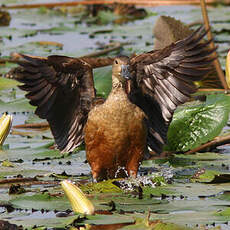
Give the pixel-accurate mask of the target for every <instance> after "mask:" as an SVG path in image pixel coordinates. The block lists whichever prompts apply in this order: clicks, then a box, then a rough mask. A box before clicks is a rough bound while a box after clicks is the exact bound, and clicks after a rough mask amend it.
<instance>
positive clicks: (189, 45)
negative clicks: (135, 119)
mask: <svg viewBox="0 0 230 230" xmlns="http://www.w3.org/2000/svg"><path fill="white" fill-rule="evenodd" d="M205 35H206V31H205V30H204V28H203V27H201V28H199V29H198V30H196V31H195V32H194V33H193V34H192V35H190V36H189V37H187V38H185V39H183V40H180V41H178V42H176V43H173V44H171V45H170V46H168V47H166V48H164V49H162V50H156V51H151V52H148V53H144V54H141V55H138V56H136V57H133V58H132V59H131V60H130V62H131V68H132V70H133V74H134V79H133V82H132V90H131V93H130V95H129V97H130V100H131V101H132V102H133V103H135V104H136V105H138V106H139V107H140V108H141V109H142V110H143V111H144V112H145V113H146V115H147V119H146V122H147V125H148V127H149V133H148V145H149V146H150V147H151V149H153V150H155V151H156V152H161V151H162V147H163V145H164V144H165V143H166V141H167V131H168V126H169V123H170V122H171V120H172V116H173V113H174V111H175V109H176V108H177V106H178V105H179V104H182V103H184V102H186V101H187V100H188V99H189V97H190V94H192V93H194V92H195V91H196V87H195V85H194V84H193V81H198V80H201V78H202V77H203V76H204V75H205V74H206V73H208V72H209V70H210V68H211V62H212V61H213V60H214V59H215V58H213V57H210V54H212V53H213V51H214V50H215V49H210V48H208V45H209V43H210V41H208V42H204V41H201V40H202V39H203V37H204V36H205Z"/></svg>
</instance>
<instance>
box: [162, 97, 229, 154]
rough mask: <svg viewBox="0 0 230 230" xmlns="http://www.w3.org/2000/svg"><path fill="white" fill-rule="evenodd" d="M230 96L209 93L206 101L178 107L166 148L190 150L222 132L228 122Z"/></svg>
mask: <svg viewBox="0 0 230 230" xmlns="http://www.w3.org/2000/svg"><path fill="white" fill-rule="evenodd" d="M229 112H230V97H229V96H227V95H224V94H218V95H208V96H207V100H206V102H205V103H202V104H199V105H194V106H189V107H183V108H180V109H178V110H177V111H176V112H175V114H174V116H173V121H172V122H171V124H170V127H169V131H168V145H167V146H166V150H172V151H188V150H190V149H193V148H196V147H198V146H200V145H201V144H203V143H206V142H208V141H210V140H212V139H213V138H215V137H216V136H218V135H219V134H220V132H221V131H222V129H223V127H224V126H225V125H226V124H227V121H228V117H229Z"/></svg>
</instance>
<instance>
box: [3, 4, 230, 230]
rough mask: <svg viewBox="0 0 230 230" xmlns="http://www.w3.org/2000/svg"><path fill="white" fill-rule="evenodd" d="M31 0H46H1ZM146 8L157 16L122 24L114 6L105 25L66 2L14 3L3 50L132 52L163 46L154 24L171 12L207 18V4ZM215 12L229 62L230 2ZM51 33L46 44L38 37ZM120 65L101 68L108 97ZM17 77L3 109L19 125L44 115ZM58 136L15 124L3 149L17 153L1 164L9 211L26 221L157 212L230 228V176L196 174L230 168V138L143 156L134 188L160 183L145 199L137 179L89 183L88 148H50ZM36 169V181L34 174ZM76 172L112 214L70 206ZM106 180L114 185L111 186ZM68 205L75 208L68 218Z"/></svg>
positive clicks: (82, 220)
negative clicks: (55, 5) (191, 150)
mask: <svg viewBox="0 0 230 230" xmlns="http://www.w3.org/2000/svg"><path fill="white" fill-rule="evenodd" d="M31 2H33V3H35V2H36V1H16V0H14V1H4V0H3V1H1V3H5V4H8V3H12V4H13V3H20V4H22V3H31ZM39 2H47V1H45V0H43V1H39ZM146 10H147V11H148V16H147V17H146V18H145V19H142V20H135V21H132V22H128V23H126V24H122V25H119V24H115V23H113V19H114V15H111V14H106V15H102V16H101V20H102V21H101V24H100V25H97V24H95V23H93V22H94V21H95V18H92V17H91V18H84V17H83V18H81V17H80V15H81V14H79V13H74V12H69V13H63V10H62V11H61V10H57V9H55V10H48V9H44V8H39V9H29V10H10V11H9V13H10V15H11V22H10V25H9V26H7V27H0V53H1V57H4V58H9V57H10V55H11V53H12V52H21V53H26V54H31V55H38V56H48V55H51V54H60V55H67V56H74V57H78V56H83V55H86V54H89V53H92V52H95V51H99V50H101V47H103V46H105V45H107V44H109V43H112V42H120V43H130V44H128V45H127V44H126V45H124V46H123V48H122V49H119V50H116V51H113V52H111V53H109V54H108V55H110V56H115V55H119V54H126V55H131V54H132V53H141V52H144V51H150V50H151V49H152V48H153V45H154V44H153V39H154V38H153V35H152V29H153V26H154V23H155V22H156V20H157V18H158V17H159V16H160V15H170V16H173V17H175V18H176V19H179V20H182V21H183V22H184V23H192V22H194V21H197V20H198V21H199V20H202V16H201V11H200V8H199V7H198V6H170V7H169V6H168V7H166V6H164V7H155V8H146ZM76 11H77V10H76ZM103 17H104V18H103ZM209 17H210V21H211V23H212V28H213V33H214V35H215V41H216V42H217V44H218V45H219V47H218V51H219V55H220V61H221V64H222V67H223V68H224V64H225V55H226V50H227V49H228V48H229V44H230V36H229V33H230V7H226V6H225V7H222V6H219V7H216V8H209ZM41 41H43V43H37V42H41ZM47 42H53V43H49V44H48V43H47ZM12 67H14V65H13V64H10V63H7V64H6V65H1V66H0V75H2V76H3V75H4V74H5V73H6V72H8V71H9V70H10V69H11V68H12ZM110 68H111V67H106V68H101V69H97V70H95V79H96V87H97V90H98V93H99V94H101V95H104V96H106V95H107V94H108V92H109V89H110V87H111V86H110V84H111V80H110V76H111V70H110ZM16 85H17V83H16V82H15V81H13V80H10V79H6V78H0V113H4V112H9V113H12V114H13V119H14V120H13V125H18V124H24V123H35V122H42V120H41V119H39V118H38V117H36V116H35V115H34V107H32V106H30V105H29V104H28V100H26V99H25V97H24V92H22V91H21V90H19V89H18V88H17V87H16ZM226 129H227V130H228V127H226ZM52 145H53V137H52V135H51V133H50V131H49V130H45V131H43V130H18V129H13V130H12V133H11V134H10V135H9V136H8V138H7V140H6V142H5V145H4V146H3V149H2V150H0V162H1V164H2V165H3V162H4V161H9V162H11V165H10V167H5V166H2V165H1V166H0V194H1V196H0V219H3V220H7V221H9V222H10V223H15V224H17V225H23V226H24V227H25V228H35V227H34V226H37V227H39V226H41V227H42V226H43V227H48V228H60V229H61V228H62V229H63V228H66V229H68V228H69V227H67V226H70V225H71V223H72V222H73V220H76V221H75V225H76V226H80V225H83V224H90V225H103V224H111V223H113V224H120V223H126V224H127V223H128V224H133V223H134V220H135V221H136V225H128V226H125V227H123V228H124V229H147V227H146V224H145V222H144V221H145V218H146V216H147V213H148V211H149V212H150V220H151V221H153V220H161V221H162V222H164V223H174V224H179V225H182V226H187V227H192V228H198V229H201V227H202V226H206V229H208V228H210V229H212V228H213V229H214V228H215V227H219V228H215V229H230V226H229V222H228V221H230V209H229V206H230V193H229V191H230V180H229V181H228V180H226V181H225V183H219V182H218V177H217V176H213V177H216V178H217V182H215V183H212V182H213V181H214V179H213V178H211V177H210V175H209V177H208V179H207V178H206V179H207V180H206V181H205V183H204V182H203V181H199V180H197V181H192V177H193V175H194V174H195V173H196V172H197V171H198V170H200V169H205V170H207V171H208V172H209V171H210V172H215V171H218V172H221V173H225V174H228V173H229V167H230V151H229V146H223V147H221V148H220V153H213V152H206V153H202V154H199V153H197V154H194V155H191V156H186V155H183V154H177V155H176V156H174V157H171V158H169V159H163V160H151V161H145V162H143V164H142V166H141V170H140V171H141V175H139V177H138V179H137V180H136V181H125V182H124V183H127V184H130V186H131V187H132V186H133V184H134V185H135V186H140V184H141V183H140V181H144V180H146V181H147V182H148V181H149V180H151V181H152V180H154V178H158V179H157V180H159V182H158V183H156V182H154V185H155V186H152V185H145V186H143V198H142V199H139V198H140V197H139V198H138V192H137V191H136V189H135V186H134V188H133V191H132V192H127V191H125V190H122V189H120V188H119V187H117V186H115V185H113V184H112V183H111V182H108V184H106V182H105V185H101V187H100V186H98V187H96V186H95V185H91V184H89V185H88V187H87V186H85V187H84V186H83V185H82V184H85V183H87V182H90V181H91V176H90V168H89V166H88V164H87V163H85V151H84V149H83V150H79V151H76V152H75V153H73V154H72V155H61V154H60V153H59V151H57V150H53V149H52V148H50V147H51V146H52ZM146 172H149V173H148V175H147V176H144V175H142V174H145V173H146ZM151 172H152V173H151ZM213 175H215V174H213ZM35 177H36V178H35ZM20 178H21V180H19V179H20ZM27 178H30V180H28V181H27V180H26V179H27ZM66 178H68V179H71V180H73V181H76V182H79V184H81V185H82V189H83V190H84V191H85V192H87V193H89V198H90V199H91V200H92V202H93V203H94V204H95V207H96V210H102V211H106V210H107V211H108V210H110V211H109V214H110V215H105V214H97V215H95V216H87V217H84V216H82V215H68V214H69V212H68V210H70V209H71V206H70V204H69V202H68V200H67V198H66V197H65V196H64V195H63V191H62V189H61V187H60V185H59V182H60V181H61V180H62V179H66ZM210 178H211V179H210ZM6 179H8V180H6ZM10 179H11V180H10ZM12 182H14V184H21V187H22V188H24V189H25V191H24V192H23V193H21V194H10V195H9V194H8V191H9V187H10V186H11V184H12ZM105 188H106V189H107V191H106V193H104V192H103V191H104V190H105ZM111 201H113V202H114V203H115V210H112V207H111ZM9 207H10V208H9ZM111 210H112V211H111ZM60 212H64V213H65V214H66V216H65V217H59V215H58V213H60ZM138 224H139V225H138ZM137 226H139V227H137ZM187 227H185V228H184V229H187ZM40 229H42V228H40ZM162 229H163V228H162ZM170 229H171V228H170ZM172 229H178V228H176V227H174V228H172ZM181 229H183V228H181ZM202 229H205V228H202Z"/></svg>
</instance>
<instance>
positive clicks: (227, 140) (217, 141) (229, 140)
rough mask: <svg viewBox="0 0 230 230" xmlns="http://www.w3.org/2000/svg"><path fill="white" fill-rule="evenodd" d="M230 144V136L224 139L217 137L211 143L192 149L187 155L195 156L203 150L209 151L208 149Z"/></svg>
mask: <svg viewBox="0 0 230 230" xmlns="http://www.w3.org/2000/svg"><path fill="white" fill-rule="evenodd" d="M227 143H230V135H227V136H223V137H215V138H214V139H213V140H212V141H209V142H207V143H205V144H203V145H200V146H199V147H197V148H194V149H191V150H189V151H187V152H185V153H184V154H185V155H189V154H193V153H195V152H199V151H201V150H204V149H207V148H211V147H212V148H215V147H217V146H220V145H224V144H227Z"/></svg>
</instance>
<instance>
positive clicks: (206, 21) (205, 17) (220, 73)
mask: <svg viewBox="0 0 230 230" xmlns="http://www.w3.org/2000/svg"><path fill="white" fill-rule="evenodd" d="M200 5H201V10H202V15H203V20H204V24H205V28H206V30H208V33H207V37H208V39H209V40H212V42H211V43H210V47H211V49H214V48H215V44H214V42H213V36H212V32H211V30H210V29H209V28H210V23H209V18H208V12H207V6H206V2H205V0H200ZM213 55H214V56H218V55H217V53H216V51H215V52H213ZM213 64H214V66H215V68H216V72H217V74H218V77H219V79H220V81H221V84H222V86H223V88H224V89H225V90H227V89H228V85H227V82H226V80H225V76H224V72H223V70H222V68H221V65H220V62H219V59H218V58H216V59H215V60H214V61H213Z"/></svg>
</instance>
